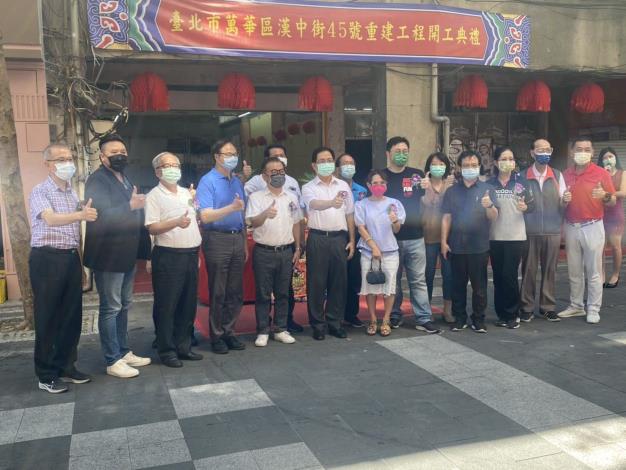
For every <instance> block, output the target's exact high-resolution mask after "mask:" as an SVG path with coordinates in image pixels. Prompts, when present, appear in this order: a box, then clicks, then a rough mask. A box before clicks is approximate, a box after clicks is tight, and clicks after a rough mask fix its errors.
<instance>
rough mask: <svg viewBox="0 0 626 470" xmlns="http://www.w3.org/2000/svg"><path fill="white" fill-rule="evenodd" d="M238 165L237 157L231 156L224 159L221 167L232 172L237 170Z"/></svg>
mask: <svg viewBox="0 0 626 470" xmlns="http://www.w3.org/2000/svg"><path fill="white" fill-rule="evenodd" d="M238 163H239V156H238V155H233V156H231V157H224V163H222V166H223V167H224V168H226V169H227V170H228V171H233V170H234V169H235V168H237V164H238Z"/></svg>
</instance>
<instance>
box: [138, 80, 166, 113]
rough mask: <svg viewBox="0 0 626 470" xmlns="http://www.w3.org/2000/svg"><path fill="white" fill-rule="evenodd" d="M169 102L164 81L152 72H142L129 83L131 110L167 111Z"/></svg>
mask: <svg viewBox="0 0 626 470" xmlns="http://www.w3.org/2000/svg"><path fill="white" fill-rule="evenodd" d="M169 109H170V103H169V97H168V94H167V85H166V84H165V81H163V79H162V78H161V77H159V76H158V75H157V74H155V73H152V72H146V73H142V74H141V75H138V76H137V77H135V78H134V79H133V81H132V82H131V84H130V110H131V111H132V112H136V113H137V112H139V113H141V112H145V111H169Z"/></svg>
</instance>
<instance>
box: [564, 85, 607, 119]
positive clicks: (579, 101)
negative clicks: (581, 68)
mask: <svg viewBox="0 0 626 470" xmlns="http://www.w3.org/2000/svg"><path fill="white" fill-rule="evenodd" d="M570 108H571V109H572V110H573V111H578V112H579V113H601V112H603V111H604V90H603V89H602V87H601V86H600V85H597V84H595V83H585V84H584V85H581V86H579V87H578V88H576V90H574V93H572V99H571V100H570Z"/></svg>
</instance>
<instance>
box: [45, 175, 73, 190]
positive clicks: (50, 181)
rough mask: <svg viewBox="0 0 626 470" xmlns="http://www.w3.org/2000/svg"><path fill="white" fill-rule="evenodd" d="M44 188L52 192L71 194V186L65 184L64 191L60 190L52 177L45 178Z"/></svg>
mask: <svg viewBox="0 0 626 470" xmlns="http://www.w3.org/2000/svg"><path fill="white" fill-rule="evenodd" d="M45 183H46V187H47V188H48V189H50V190H53V191H61V192H63V193H69V192H72V185H71V184H69V183H65V189H63V188H61V187H60V186H59V185H58V184H56V182H55V181H54V180H53V179H52V176H50V175H48V177H47V178H46V181H45Z"/></svg>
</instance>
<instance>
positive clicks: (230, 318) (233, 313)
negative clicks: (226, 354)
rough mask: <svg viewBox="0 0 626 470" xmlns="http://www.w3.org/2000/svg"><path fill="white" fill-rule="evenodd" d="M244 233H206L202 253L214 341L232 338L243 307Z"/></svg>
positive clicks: (212, 339) (210, 326)
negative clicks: (207, 281)
mask: <svg viewBox="0 0 626 470" xmlns="http://www.w3.org/2000/svg"><path fill="white" fill-rule="evenodd" d="M244 243H246V239H245V234H244V233H222V232H215V231H206V232H205V233H204V236H203V237H202V250H203V252H204V260H205V262H206V272H207V276H208V278H209V334H210V336H211V341H213V342H214V341H218V340H219V339H221V337H222V336H232V335H233V334H234V329H235V324H236V323H237V320H238V319H239V315H240V314H241V308H242V307H243V268H244V264H245V263H244V258H245V251H244V250H245V245H244Z"/></svg>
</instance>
